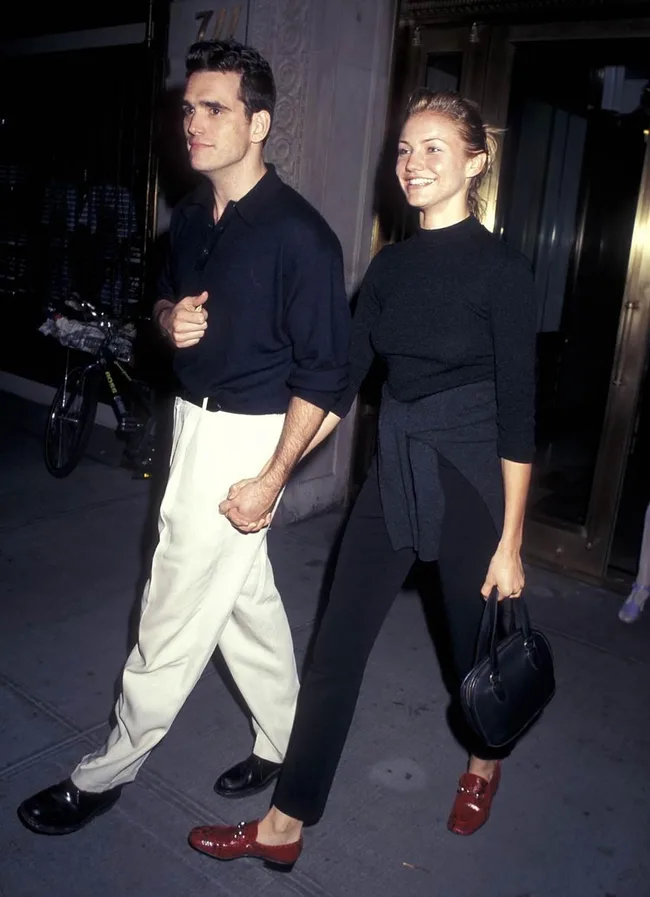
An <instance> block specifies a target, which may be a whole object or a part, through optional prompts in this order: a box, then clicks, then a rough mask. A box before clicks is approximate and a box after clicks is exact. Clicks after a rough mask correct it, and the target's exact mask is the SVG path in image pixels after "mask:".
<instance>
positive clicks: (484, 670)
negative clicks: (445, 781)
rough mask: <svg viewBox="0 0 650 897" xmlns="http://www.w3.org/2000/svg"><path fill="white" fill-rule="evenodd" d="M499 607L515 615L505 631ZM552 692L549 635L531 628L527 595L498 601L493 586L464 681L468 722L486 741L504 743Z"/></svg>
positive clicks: (462, 691) (533, 717)
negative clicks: (503, 631) (472, 662)
mask: <svg viewBox="0 0 650 897" xmlns="http://www.w3.org/2000/svg"><path fill="white" fill-rule="evenodd" d="M502 604H503V605H504V608H503V609H501V605H502ZM508 605H509V606H508ZM500 609H501V610H507V613H506V614H505V615H506V616H509V617H510V619H511V625H510V627H509V630H510V631H509V632H508V633H507V634H506V635H505V636H503V637H500V633H499V628H500V627H499V625H498V623H499V618H500V617H501V616H502V613H501V610H500ZM554 694H555V675H554V671H553V653H552V651H551V646H550V645H549V643H548V640H547V638H546V636H545V635H543V634H542V633H541V632H540V631H539V630H537V629H532V628H531V625H530V617H529V616H528V608H527V607H526V604H525V602H524V599H523V597H522V598H512V599H510V598H506V599H505V600H504V601H503V602H499V601H497V597H496V592H494V593H493V594H492V595H491V596H490V598H488V600H487V601H486V602H485V609H484V611H483V618H482V620H481V628H480V631H479V637H478V643H477V649H476V664H475V666H474V667H473V668H472V669H471V670H470V671H469V673H468V674H467V675H466V676H465V678H464V679H463V682H462V684H461V687H460V701H461V706H462V708H463V712H464V714H465V718H466V719H467V722H468V723H469V725H470V726H471V727H472V729H473V730H474V731H475V732H476V733H477V735H479V736H480V738H481V739H482V740H483V741H484V742H485V743H486V744H487V745H489V746H490V747H493V748H500V747H504V746H505V745H507V744H508V743H509V742H511V741H514V739H515V738H517V737H518V736H519V735H521V734H522V733H523V732H525V730H526V729H527V728H528V727H529V726H530V725H531V724H532V723H533V722H534V721H535V720H536V719H537V717H538V716H539V715H540V713H541V712H542V710H543V709H544V707H546V705H547V704H548V702H549V701H550V700H551V698H552V697H553V695H554Z"/></svg>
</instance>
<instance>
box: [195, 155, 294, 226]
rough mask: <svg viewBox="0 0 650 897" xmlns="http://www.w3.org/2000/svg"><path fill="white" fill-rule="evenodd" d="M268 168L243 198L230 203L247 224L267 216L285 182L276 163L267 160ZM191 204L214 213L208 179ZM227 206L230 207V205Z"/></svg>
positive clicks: (252, 223) (199, 187)
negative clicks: (277, 169)
mask: <svg viewBox="0 0 650 897" xmlns="http://www.w3.org/2000/svg"><path fill="white" fill-rule="evenodd" d="M266 169H267V170H266V172H265V174H264V175H263V176H262V177H261V178H260V179H259V181H258V182H257V183H256V184H255V186H254V187H253V188H252V189H251V190H249V191H248V193H246V194H245V195H244V196H242V198H241V199H238V200H237V202H233V203H228V205H229V206H230V205H232V206H234V208H235V210H236V211H237V213H238V214H239V216H240V217H241V218H243V220H244V221H245V222H246V223H247V224H250V225H252V226H254V225H256V224H258V223H259V222H260V221H261V220H262V219H263V218H264V217H265V215H266V213H267V212H268V208H269V204H270V203H271V202H272V201H273V197H274V196H275V194H276V193H277V192H278V191H279V190H280V188H281V187H282V186H283V182H282V181H281V180H280V178H279V177H278V174H277V172H276V170H275V165H272V164H271V163H270V162H267V163H266ZM190 205H192V206H194V205H198V206H201V207H202V208H204V209H205V210H206V211H207V212H209V214H212V208H213V205H214V195H213V193H212V186H211V185H210V182H209V181H208V180H204V181H203V183H201V184H199V186H198V187H197V188H196V190H195V191H194V195H193V196H192V199H191V200H190ZM226 208H228V206H227V207H226ZM224 213H225V209H224Z"/></svg>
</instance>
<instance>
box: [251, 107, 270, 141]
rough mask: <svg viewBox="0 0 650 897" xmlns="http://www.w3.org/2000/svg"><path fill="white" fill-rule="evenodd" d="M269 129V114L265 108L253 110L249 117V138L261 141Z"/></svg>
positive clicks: (264, 138)
mask: <svg viewBox="0 0 650 897" xmlns="http://www.w3.org/2000/svg"><path fill="white" fill-rule="evenodd" d="M270 130H271V116H270V115H269V113H268V112H267V111H266V109H262V110H260V112H253V116H252V118H251V139H252V141H253V143H263V142H264V140H266V138H267V137H268V134H269V131H270Z"/></svg>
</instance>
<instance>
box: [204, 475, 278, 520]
mask: <svg viewBox="0 0 650 897" xmlns="http://www.w3.org/2000/svg"><path fill="white" fill-rule="evenodd" d="M270 463H271V462H270V461H269V462H268V463H267V464H266V465H265V466H264V468H263V470H262V472H261V473H260V474H259V476H256V477H253V478H252V479H248V480H240V481H239V482H238V483H234V484H233V485H232V486H231V487H230V489H229V490H228V497H227V498H226V499H224V501H222V502H221V504H220V505H219V512H220V513H221V514H224V515H225V516H226V517H227V518H228V520H229V521H230V522H231V523H232V525H233V526H234V527H235V529H238V530H239V531H240V532H242V533H257V532H259V531H260V530H261V529H264V528H265V527H267V526H269V524H270V523H271V518H272V516H273V509H274V507H275V503H276V501H277V498H278V495H279V494H280V490H279V489H278V488H277V487H276V486H275V485H274V484H273V483H269V481H268V479H267V478H266V477H265V474H266V472H267V470H268V469H269V467H270Z"/></svg>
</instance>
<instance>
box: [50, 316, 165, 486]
mask: <svg viewBox="0 0 650 897" xmlns="http://www.w3.org/2000/svg"><path fill="white" fill-rule="evenodd" d="M65 304H66V306H68V307H69V308H73V309H75V310H77V311H81V313H82V315H83V316H84V320H85V321H86V322H87V323H88V319H89V318H90V320H91V321H92V323H93V324H94V325H95V330H98V331H99V333H100V339H99V344H98V345H97V346H96V348H95V350H94V351H95V352H96V356H97V357H96V359H95V360H93V361H92V362H90V363H89V364H87V365H84V366H81V367H76V368H73V369H72V370H69V367H68V366H69V352H68V359H67V360H66V370H65V376H64V379H63V383H62V384H61V385H60V386H59V388H58V390H57V392H56V394H55V396H54V400H53V402H52V405H51V406H50V410H49V413H48V418H47V425H46V428H45V436H44V456H45V465H46V467H47V469H48V471H49V472H50V473H51V474H52V476H54V477H57V478H63V477H67V476H69V474H71V473H72V471H73V470H74V469H75V467H76V466H77V465H78V464H79V461H80V460H81V458H82V457H83V455H84V452H85V451H86V448H87V446H88V441H89V439H90V434H91V432H92V428H93V425H94V423H95V414H96V411H97V405H98V402H99V395H100V391H101V388H102V384H103V382H104V381H105V382H106V383H107V385H108V390H109V395H110V399H111V404H112V406H113V410H114V412H115V417H116V419H117V432H118V434H119V435H120V436H122V437H124V438H125V440H126V443H127V445H126V448H125V451H124V459H123V463H124V465H125V466H127V467H130V468H131V469H132V470H133V471H134V474H135V475H136V476H141V477H143V478H148V477H149V476H150V475H151V468H152V464H153V455H154V451H155V430H156V416H155V398H154V393H153V390H152V389H151V388H150V387H149V386H147V384H146V383H144V382H143V381H141V380H136V379H135V378H134V377H132V376H131V374H130V373H129V372H128V370H127V368H126V367H125V365H124V364H122V362H121V361H120V359H119V358H118V357H117V354H116V349H115V340H116V337H117V332H118V323H117V322H116V321H114V320H113V319H111V318H110V317H109V316H108V315H107V314H106V313H105V312H101V311H97V309H96V308H95V307H94V306H93V305H92V303H90V302H88V301H87V300H81V299H75V300H70V299H69V300H67V301H66V303H65ZM118 383H120V385H121V389H120V388H118Z"/></svg>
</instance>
